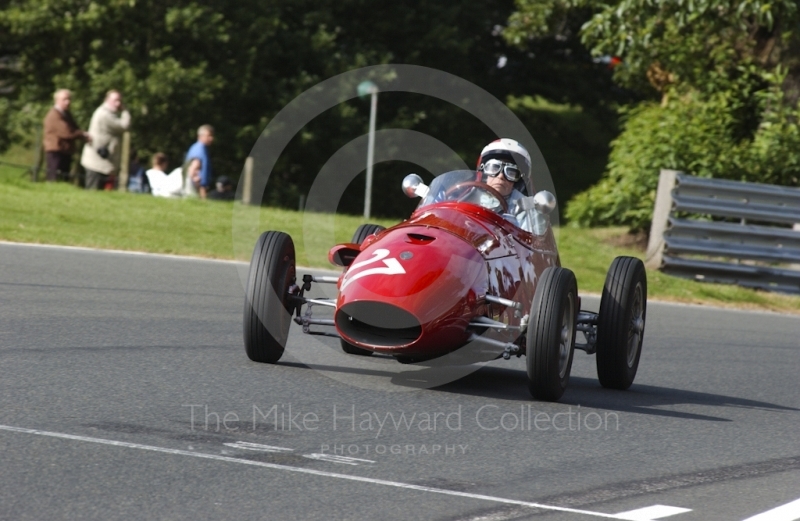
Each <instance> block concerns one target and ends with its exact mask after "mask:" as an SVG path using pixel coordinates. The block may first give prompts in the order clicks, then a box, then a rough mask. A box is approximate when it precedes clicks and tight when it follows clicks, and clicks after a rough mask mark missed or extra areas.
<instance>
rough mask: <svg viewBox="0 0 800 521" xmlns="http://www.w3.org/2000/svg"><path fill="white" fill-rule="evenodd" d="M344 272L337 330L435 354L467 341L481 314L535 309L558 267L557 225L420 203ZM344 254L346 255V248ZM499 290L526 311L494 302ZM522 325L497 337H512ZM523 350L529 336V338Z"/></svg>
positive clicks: (383, 347) (507, 318)
mask: <svg viewBox="0 0 800 521" xmlns="http://www.w3.org/2000/svg"><path fill="white" fill-rule="evenodd" d="M359 249H360V251H359V252H358V254H357V256H356V257H355V259H354V260H353V261H352V263H350V264H349V267H348V269H347V270H346V271H345V272H344V273H343V275H342V277H340V279H339V283H338V287H339V297H338V300H337V305H336V314H335V317H334V318H335V323H336V329H337V331H338V332H339V334H340V335H341V336H342V338H343V339H344V340H346V341H347V342H349V343H351V344H353V345H356V346H359V347H362V348H365V349H368V350H371V351H375V352H379V353H386V354H391V355H402V356H408V357H416V358H423V359H425V358H435V357H437V356H441V355H444V354H447V353H449V352H452V351H454V350H456V349H458V348H460V347H462V346H464V345H465V344H466V343H467V342H468V339H469V338H470V336H471V334H472V333H475V332H478V333H482V332H483V330H476V329H475V328H471V327H469V324H470V321H471V320H473V319H475V318H476V317H488V318H490V319H493V320H497V321H500V322H503V323H506V324H510V325H519V324H520V321H521V320H522V317H525V316H527V315H528V314H529V313H530V308H531V303H532V300H533V295H534V290H535V286H536V281H537V279H538V276H539V274H541V273H542V271H544V269H545V268H547V267H548V266H559V265H560V261H559V257H558V251H557V249H556V244H555V238H554V236H553V232H552V229H551V228H550V226H547V231H546V233H544V234H543V235H541V236H537V235H533V234H531V233H528V232H526V231H524V230H522V229H520V228H518V227H517V226H515V225H514V224H512V223H510V222H508V221H506V220H505V219H504V218H503V217H502V216H500V215H498V214H497V213H495V212H493V211H491V210H488V209H485V208H483V207H481V206H477V205H474V204H471V203H462V202H443V203H437V204H432V205H428V206H425V207H422V208H419V209H418V210H417V211H416V212H414V213H413V214H412V215H411V217H410V218H409V219H408V220H407V221H404V222H403V223H401V224H398V225H397V226H394V227H392V228H390V229H388V230H384V231H382V232H380V233H379V234H378V235H377V236H375V235H373V236H370V237H368V238H367V239H366V240H365V241H364V242H363V244H362V245H360V246H359V245H355V244H345V245H338V246H336V247H334V248H333V249H332V250H331V253H330V255H329V257H330V258H331V259H334V258H337V252H342V251H344V250H348V251H350V253H351V258H352V254H354V253H356V252H355V251H354V250H359ZM340 257H341V256H340ZM487 294H489V295H493V296H496V297H502V298H506V299H509V300H513V301H515V302H519V303H520V304H521V306H522V309H521V310H520V311H515V310H514V309H513V308H510V307H506V306H503V305H500V304H497V303H492V302H487V301H486V299H485V296H486V295H487ZM517 336H518V334H515V333H514V332H506V333H505V334H502V333H500V336H496V335H495V336H494V338H497V339H500V340H504V341H507V342H513V341H515V340H516V337H517ZM523 350H524V343H523Z"/></svg>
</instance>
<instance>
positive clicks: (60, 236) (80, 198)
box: [0, 165, 800, 313]
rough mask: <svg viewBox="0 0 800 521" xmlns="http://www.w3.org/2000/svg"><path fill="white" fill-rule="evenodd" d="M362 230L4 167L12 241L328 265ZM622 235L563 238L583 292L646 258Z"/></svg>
mask: <svg viewBox="0 0 800 521" xmlns="http://www.w3.org/2000/svg"><path fill="white" fill-rule="evenodd" d="M398 197H401V195H400V193H399V192H398ZM234 217H236V221H235V224H236V225H235V226H234ZM374 222H376V223H378V224H382V225H384V226H391V225H393V224H395V222H393V221H382V220H375V221H374ZM362 223H363V219H362V218H360V217H354V216H344V215H336V216H333V215H326V214H312V213H306V214H301V213H298V212H293V211H287V210H280V209H274V208H262V209H254V208H247V207H243V206H241V205H238V204H237V203H224V202H216V201H200V200H168V199H160V198H155V197H151V196H148V195H137V194H127V193H120V192H87V191H84V190H81V189H78V188H76V187H74V186H71V185H68V184H64V183H56V184H52V183H31V182H30V181H29V179H28V176H27V174H26V172H24V171H23V170H20V169H17V168H11V167H7V166H3V165H0V240H5V241H14V242H29V243H44V244H61V245H71V246H87V247H95V248H108V249H118V250H133V251H146V252H154V253H166V254H180V255H193V256H200V257H209V258H217V259H239V260H249V256H250V252H251V251H252V247H253V244H254V243H255V240H256V238H257V237H258V234H259V233H260V232H261V231H263V230H267V229H276V230H282V231H285V232H287V233H289V234H290V235H291V236H292V237H293V238H294V241H295V247H296V249H297V258H298V263H299V264H301V265H305V266H316V267H331V266H330V265H329V264H328V262H327V258H326V254H327V251H328V248H330V246H331V245H333V244H334V243H336V242H346V241H349V240H350V238H351V237H352V234H353V231H354V230H355V229H356V228H357V227H358V225H359V224H362ZM624 234H625V230H624V229H621V228H604V229H589V230H587V229H576V228H569V227H565V228H562V229H561V230H559V236H558V239H559V250H560V254H561V260H562V263H563V264H564V266H566V267H568V268H570V269H572V270H573V271H575V273H576V275H577V278H578V284H579V287H580V289H581V291H585V292H592V293H599V292H600V291H601V289H602V286H603V281H604V280H605V275H606V270H607V269H608V266H609V265H610V263H611V261H612V259H613V258H614V257H615V256H617V255H632V256H635V257H640V258H641V257H642V256H643V252H642V251H640V250H638V249H633V248H624V247H617V246H613V245H612V244H614V243H619V242H620V241H619V238H620V237H622V236H623V235H624ZM648 286H649V295H650V298H651V299H652V298H655V299H663V300H673V301H678V302H693V303H708V304H714V305H721V306H731V307H745V308H753V309H768V310H775V311H788V312H792V313H800V297H791V296H784V295H777V294H773V293H764V292H759V291H754V290H749V289H744V288H739V287H736V286H724V285H716V284H703V283H699V282H694V281H690V280H684V279H678V278H674V277H669V276H666V275H664V274H662V273H659V272H648Z"/></svg>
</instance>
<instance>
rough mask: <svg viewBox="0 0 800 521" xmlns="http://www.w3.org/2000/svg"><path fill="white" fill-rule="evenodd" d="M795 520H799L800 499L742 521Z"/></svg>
mask: <svg viewBox="0 0 800 521" xmlns="http://www.w3.org/2000/svg"><path fill="white" fill-rule="evenodd" d="M795 519H800V499H796V500H794V501H792V502H791V503H786V504H785V505H781V506H779V507H777V508H773V509H772V510H767V511H766V512H762V513H760V514H757V515H755V516H753V517H748V518H747V519H745V520H744V521H794V520H795Z"/></svg>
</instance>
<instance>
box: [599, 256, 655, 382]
mask: <svg viewBox="0 0 800 521" xmlns="http://www.w3.org/2000/svg"><path fill="white" fill-rule="evenodd" d="M646 314H647V274H646V272H645V269H644V264H643V263H642V261H641V260H639V259H636V258H634V257H617V258H616V259H614V262H612V263H611V267H610V268H609V269H608V275H606V283H605V286H603V295H602V297H600V313H599V315H598V321H597V377H598V379H599V380H600V385H602V386H603V387H607V388H610V389H627V388H628V387H630V386H631V384H633V379H634V378H635V377H636V370H637V369H638V368H639V357H640V356H641V354H642V339H643V338H644V322H645V316H646Z"/></svg>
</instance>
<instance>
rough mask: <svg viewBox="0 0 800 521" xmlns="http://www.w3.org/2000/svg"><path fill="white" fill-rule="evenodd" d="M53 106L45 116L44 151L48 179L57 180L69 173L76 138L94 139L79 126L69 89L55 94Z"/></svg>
mask: <svg viewBox="0 0 800 521" xmlns="http://www.w3.org/2000/svg"><path fill="white" fill-rule="evenodd" d="M53 101H54V104H53V107H52V108H51V109H50V111H49V112H48V113H47V116H45V118H44V140H43V141H44V152H45V156H46V161H47V180H48V181H56V180H57V179H58V178H59V177H61V176H63V177H66V176H67V175H68V174H69V170H70V166H71V165H70V164H71V163H72V154H73V153H74V152H75V140H77V139H85V140H86V141H88V142H91V141H92V138H91V136H90V135H89V134H88V133H86V132H84V131H83V130H81V129H79V128H78V125H77V124H76V123H75V120H74V119H73V118H72V114H70V112H69V105H70V103H71V102H72V93H71V92H70V91H69V90H67V89H59V90H58V91H56V93H55V94H54V95H53Z"/></svg>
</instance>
